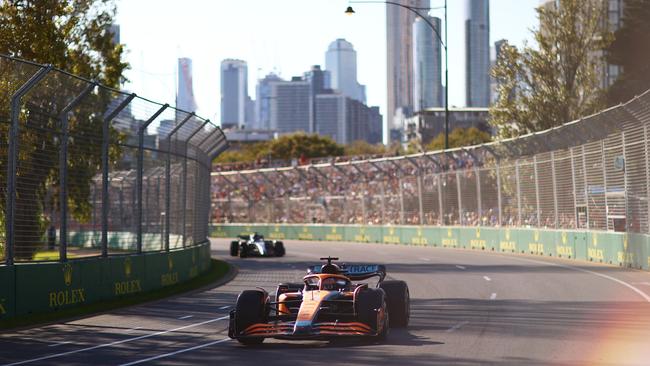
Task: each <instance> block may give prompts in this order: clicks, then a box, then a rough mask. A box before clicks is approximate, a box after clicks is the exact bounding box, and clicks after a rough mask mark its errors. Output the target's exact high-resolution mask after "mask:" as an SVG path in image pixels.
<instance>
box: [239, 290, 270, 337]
mask: <svg viewBox="0 0 650 366" xmlns="http://www.w3.org/2000/svg"><path fill="white" fill-rule="evenodd" d="M267 297H268V296H267V295H266V293H264V292H262V291H258V290H245V291H242V292H241V293H240V294H239V297H237V304H236V305H235V328H236V329H235V334H240V333H241V332H242V331H244V330H245V329H246V328H248V327H249V326H251V325H253V324H256V323H265V322H266V320H267V315H268V303H267ZM237 341H239V343H241V344H245V345H254V344H260V343H262V342H264V338H244V339H237Z"/></svg>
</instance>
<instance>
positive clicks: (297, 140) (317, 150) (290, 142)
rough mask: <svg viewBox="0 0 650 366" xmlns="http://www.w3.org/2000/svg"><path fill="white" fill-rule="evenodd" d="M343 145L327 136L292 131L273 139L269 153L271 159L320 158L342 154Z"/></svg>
mask: <svg viewBox="0 0 650 366" xmlns="http://www.w3.org/2000/svg"><path fill="white" fill-rule="evenodd" d="M343 152H344V150H343V146H341V145H339V144H337V143H336V142H334V140H332V139H331V138H329V137H323V136H319V135H317V134H306V133H302V132H299V133H294V134H291V135H283V136H280V137H279V138H277V139H275V140H273V141H272V142H271V144H270V146H269V154H270V155H271V158H273V159H285V160H288V159H293V158H301V157H305V158H320V157H325V156H341V155H343Z"/></svg>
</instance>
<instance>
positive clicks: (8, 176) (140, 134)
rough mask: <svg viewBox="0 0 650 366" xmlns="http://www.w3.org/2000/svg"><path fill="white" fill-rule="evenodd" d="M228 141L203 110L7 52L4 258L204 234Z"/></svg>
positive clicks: (199, 238) (148, 247)
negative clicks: (214, 167) (216, 166)
mask: <svg viewBox="0 0 650 366" xmlns="http://www.w3.org/2000/svg"><path fill="white" fill-rule="evenodd" d="M225 148H227V141H226V138H225V136H224V134H223V132H222V131H221V129H220V128H219V127H217V126H216V125H215V124H213V123H212V122H210V121H209V120H206V119H203V118H200V117H198V116H196V115H195V114H194V113H193V112H192V113H190V112H186V111H182V110H179V109H176V108H173V107H170V106H169V105H167V104H159V103H156V102H153V101H150V100H147V99H144V98H141V97H138V96H136V95H135V94H130V93H127V92H123V91H119V90H114V89H111V88H108V87H105V86H102V85H99V84H98V83H96V82H93V81H91V80H86V79H83V78H80V77H78V76H75V75H72V74H69V73H67V72H65V71H61V70H58V69H56V68H52V67H51V66H47V65H40V64H35V63H31V62H28V61H24V60H19V59H16V58H12V57H8V56H3V55H0V263H2V262H5V263H6V264H13V263H14V262H20V261H39V260H60V261H66V260H68V259H71V258H85V257H92V256H108V255H113V254H125V253H142V252H153V251H166V250H167V251H168V250H170V249H174V248H182V247H186V246H192V245H197V244H200V243H203V242H205V240H206V239H207V236H208V218H209V211H210V204H209V194H210V193H209V192H210V169H211V162H212V159H213V158H214V157H215V156H216V155H218V154H219V153H220V152H221V151H223V150H224V149H225Z"/></svg>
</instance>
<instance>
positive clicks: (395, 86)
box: [386, 0, 430, 131]
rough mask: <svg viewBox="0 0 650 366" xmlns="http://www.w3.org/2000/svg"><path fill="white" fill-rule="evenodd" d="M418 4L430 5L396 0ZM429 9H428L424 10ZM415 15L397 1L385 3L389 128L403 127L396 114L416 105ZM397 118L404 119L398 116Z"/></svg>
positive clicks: (421, 0) (420, 0)
mask: <svg viewBox="0 0 650 366" xmlns="http://www.w3.org/2000/svg"><path fill="white" fill-rule="evenodd" d="M394 1H395V2H397V3H400V4H403V5H408V6H411V7H415V8H428V7H429V6H430V1H429V0H394ZM421 11H422V12H423V15H424V13H426V10H421ZM415 18H416V15H415V14H414V13H413V12H411V11H409V10H408V9H405V8H402V7H401V6H396V5H386V43H387V44H386V47H387V48H386V56H387V74H388V75H387V87H388V111H387V112H388V114H387V121H388V129H389V130H395V131H401V130H402V126H401V123H399V122H398V123H395V115H396V112H397V110H398V109H401V111H400V113H399V115H401V114H403V112H404V111H411V110H412V108H413V71H412V70H413V52H412V49H411V48H412V43H413V42H412V36H413V32H412V28H411V26H412V24H413V21H415ZM398 120H401V119H400V118H398Z"/></svg>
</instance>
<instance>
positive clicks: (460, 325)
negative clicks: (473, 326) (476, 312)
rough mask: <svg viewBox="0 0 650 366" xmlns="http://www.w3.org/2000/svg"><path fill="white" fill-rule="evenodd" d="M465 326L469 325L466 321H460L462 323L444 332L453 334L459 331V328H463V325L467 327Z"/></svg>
mask: <svg viewBox="0 0 650 366" xmlns="http://www.w3.org/2000/svg"><path fill="white" fill-rule="evenodd" d="M467 324H469V322H468V321H466V320H465V321H462V322H460V323H458V324H456V325H454V326H453V327H451V328H449V329H447V330H445V332H447V333H451V332H453V331H455V330H458V329H460V328H461V327H463V326H465V325H467Z"/></svg>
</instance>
